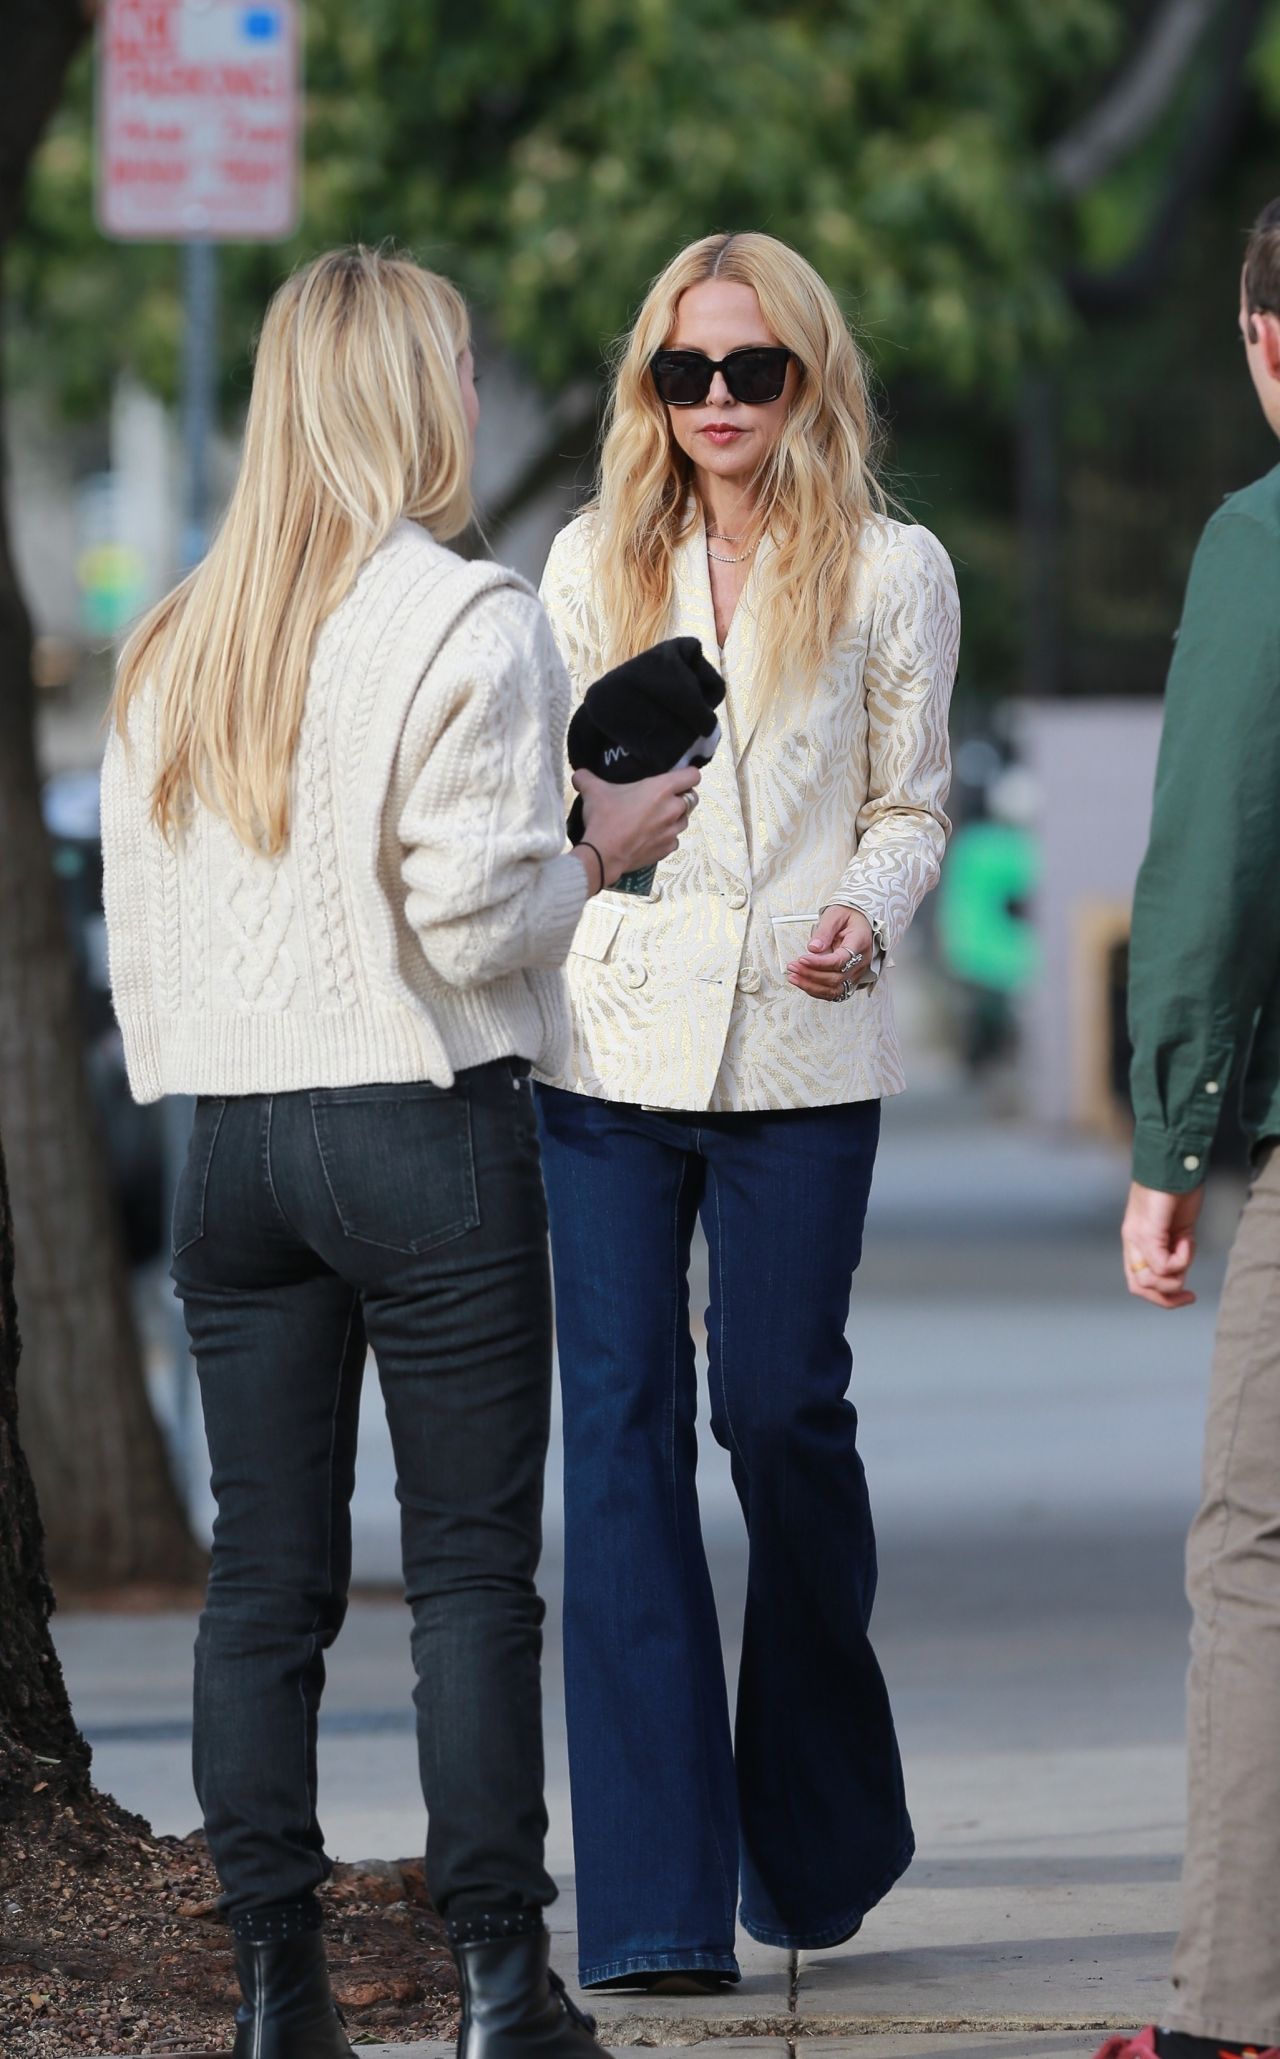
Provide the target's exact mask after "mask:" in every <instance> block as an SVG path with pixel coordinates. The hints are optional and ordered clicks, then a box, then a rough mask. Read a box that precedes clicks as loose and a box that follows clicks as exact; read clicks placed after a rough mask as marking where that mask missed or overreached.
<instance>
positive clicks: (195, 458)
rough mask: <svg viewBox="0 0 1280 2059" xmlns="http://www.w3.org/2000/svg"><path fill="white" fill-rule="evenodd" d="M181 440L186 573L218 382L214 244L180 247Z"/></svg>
mask: <svg viewBox="0 0 1280 2059" xmlns="http://www.w3.org/2000/svg"><path fill="white" fill-rule="evenodd" d="M182 264H183V314H184V332H183V344H182V442H183V450H184V454H185V464H186V495H185V503H184V508H183V517H184V519H183V526H182V570H183V572H184V573H185V572H190V571H191V569H192V567H193V566H195V565H198V564H199V562H200V560H201V558H202V557H203V556H204V554H205V551H206V550H207V548H208V543H209V505H210V494H209V456H210V444H211V442H212V439H213V424H214V411H215V404H216V399H217V381H218V246H217V244H216V243H209V242H199V243H186V244H184V245H183V250H182Z"/></svg>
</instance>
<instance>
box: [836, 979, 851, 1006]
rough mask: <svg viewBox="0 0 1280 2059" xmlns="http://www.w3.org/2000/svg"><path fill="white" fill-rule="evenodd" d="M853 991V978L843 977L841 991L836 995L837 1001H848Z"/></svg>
mask: <svg viewBox="0 0 1280 2059" xmlns="http://www.w3.org/2000/svg"><path fill="white" fill-rule="evenodd" d="M852 992H853V981H852V980H851V979H842V980H841V982H840V991H839V993H838V994H837V995H836V999H837V1001H847V1000H848V999H849V996H850V994H852Z"/></svg>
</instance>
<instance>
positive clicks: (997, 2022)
mask: <svg viewBox="0 0 1280 2059" xmlns="http://www.w3.org/2000/svg"><path fill="white" fill-rule="evenodd" d="M797 1999H798V1998H797ZM1131 2024H1132V2018H1131V2017H1123V2018H1122V2017H1119V2016H1104V2015H1097V2014H1095V2015H1092V2016H1086V2015H1080V2016H1050V2015H1047V2014H1045V2015H1037V2016H1009V2015H1001V2014H999V2013H998V2012H993V2013H992V2014H991V2015H989V2016H982V2015H958V2016H945V2015H932V2016H929V2015H925V2014H923V2013H922V2014H920V2015H918V2016H905V2015H904V2016H803V2017H802V2016H799V2015H798V2014H797V2015H793V2014H788V2015H786V2016H723V2017H700V2018H698V2017H680V2016H622V2017H619V2018H617V2019H616V2021H613V2022H608V2023H603V2024H602V2025H601V2038H602V2042H604V2043H605V2044H606V2045H607V2046H608V2047H609V2048H611V2049H616V2048H617V2047H618V2046H621V2045H626V2046H632V2045H645V2046H657V2047H660V2048H665V2049H668V2050H670V2049H674V2048H677V2047H684V2046H689V2045H702V2044H715V2043H716V2042H717V2041H721V2040H733V2041H736V2042H742V2041H744V2040H747V2039H760V2038H776V2039H780V2040H781V2041H782V2043H784V2044H785V2045H786V2046H787V2049H788V2053H789V2055H790V2059H803V2054H804V2047H805V2045H806V2044H808V2043H809V2042H810V2041H811V2040H813V2039H815V2038H821V2039H824V2040H826V2041H827V2042H832V2041H834V2040H836V2039H845V2038H852V2039H858V2038H871V2037H880V2038H885V2037H941V2036H945V2035H948V2034H951V2033H957V2034H959V2033H965V2032H977V2031H987V2032H994V2031H1006V2032H1007V2031H1018V2032H1020V2033H1021V2034H1022V2035H1023V2036H1024V2037H1025V2036H1030V2035H1032V2034H1033V2033H1034V2032H1037V2031H1059V2032H1075V2031H1080V2032H1085V2031H1108V2030H1125V2029H1127V2028H1130V2027H1131Z"/></svg>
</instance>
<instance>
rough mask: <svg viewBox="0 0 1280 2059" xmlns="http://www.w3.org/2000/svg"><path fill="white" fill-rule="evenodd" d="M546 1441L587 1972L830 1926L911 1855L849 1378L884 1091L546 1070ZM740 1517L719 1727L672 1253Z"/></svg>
mask: <svg viewBox="0 0 1280 2059" xmlns="http://www.w3.org/2000/svg"><path fill="white" fill-rule="evenodd" d="M538 1105H539V1116H540V1122H541V1132H542V1147H543V1170H544V1177H545V1180H546V1185H547V1195H548V1201H549V1205H550V1217H551V1236H552V1255H553V1261H554V1272H555V1285H556V1317H557V1334H558V1342H559V1356H560V1375H561V1382H562V1389H563V1400H564V1436H565V1554H566V1558H565V1679H566V1691H567V1705H568V1721H569V1759H570V1774H571V1780H572V1797H573V1828H574V1847H575V1854H576V1874H577V1893H578V1932H579V1943H580V1950H581V1959H580V1977H581V1979H582V1981H583V1982H584V1983H587V1984H589V1983H592V1982H596V1981H602V1980H609V1979H614V1978H617V1977H618V1976H620V1975H623V1974H626V1973H632V1972H641V1971H660V1970H662V1969H663V1968H673V1967H701V1968H705V1969H718V1970H720V1971H722V1972H725V1973H727V1974H730V1975H733V1974H736V1972H737V1961H736V1958H735V1954H734V1941H735V1931H734V1918H735V1909H736V1905H737V1902H738V1896H739V1891H740V1893H741V1920H742V1923H743V1927H744V1928H745V1929H746V1930H747V1931H748V1932H749V1934H750V1935H751V1936H752V1937H754V1938H757V1939H759V1940H761V1941H762V1942H763V1943H765V1944H770V1945H777V1946H781V1947H790V1948H800V1947H805V1948H813V1947H817V1946H822V1945H832V1944H838V1943H840V1942H841V1941H842V1940H843V1939H845V1938H847V1937H849V1936H851V1935H852V1934H853V1932H854V1931H856V1930H857V1928H858V1926H859V1925H860V1923H861V1921H862V1919H863V1917H864V1915H865V1914H866V1912H867V1910H868V1909H870V1908H871V1907H872V1906H873V1905H874V1904H875V1903H876V1902H877V1901H879V1900H880V1898H881V1897H882V1896H883V1895H885V1894H886V1893H887V1892H888V1890H889V1888H890V1887H891V1886H892V1885H893V1883H894V1881H895V1880H897V1879H898V1877H899V1875H900V1874H901V1873H902V1872H903V1871H904V1869H905V1868H906V1867H907V1865H908V1864H909V1863H910V1860H911V1855H912V1851H913V1840H912V1832H911V1823H910V1818H909V1816H908V1813H907V1805H906V1797H905V1793H904V1789H903V1779H902V1766H901V1760H900V1757H899V1753H898V1745H897V1740H896V1737H895V1735H894V1727H893V1718H892V1714H891V1712H890V1707H889V1699H888V1695H887V1692H886V1689H885V1684H884V1680H883V1677H882V1675H881V1672H880V1668H879V1665H878V1663H877V1661H876V1657H875V1654H874V1652H873V1650H872V1648H871V1643H870V1640H869V1636H868V1625H869V1623H870V1618H871V1608H872V1601H873V1598H874V1595H875V1586H876V1550H875V1537H874V1532H873V1529H872V1523H871V1511H870V1506H869V1503H868V1498H867V1488H866V1481H865V1477H864V1473H863V1467H862V1461H861V1458H860V1457H859V1454H858V1448H857V1427H858V1418H857V1414H856V1411H855V1409H854V1407H853V1405H852V1403H851V1402H850V1401H849V1399H848V1395H847V1390H848V1387H849V1381H850V1375H851V1371H852V1354H851V1352H850V1349H849V1345H848V1343H847V1341H846V1337H845V1329H846V1325H847V1322H848V1315H849V1299H850V1290H851V1284H852V1280H853V1275H854V1271H855V1269H856V1267H857V1264H858V1260H859V1257H860V1254H861V1248H862V1227H863V1220H864V1217H865V1214H866V1206H867V1198H868V1194H869V1192H870V1187H871V1174H872V1168H873V1165H874V1162H875V1153H876V1143H877V1139H878V1135H879V1122H880V1109H879V1103H878V1102H858V1103H850V1104H848V1105H844V1106H840V1107H835V1108H822V1109H795V1110H779V1111H770V1112H766V1113H759V1114H724V1115H721V1114H716V1115H707V1114H702V1115H697V1114H689V1115H683V1114H669V1113H665V1112H662V1111H653V1110H646V1109H641V1108H638V1107H634V1106H630V1105H624V1104H620V1103H617V1102H609V1101H603V1100H596V1099H592V1098H589V1097H587V1096H585V1095H579V1094H569V1093H565V1092H562V1091H560V1090H559V1089H553V1088H540V1089H539V1090H538ZM699 1217H700V1218H701V1220H702V1223H703V1227H704V1229H705V1232H706V1237H707V1243H708V1247H709V1253H710V1288H711V1305H710V1308H709V1310H708V1314H707V1320H708V1354H709V1370H710V1390H711V1426H712V1430H713V1433H714V1435H715V1437H716V1439H717V1441H718V1442H719V1443H720V1444H721V1445H723V1446H724V1448H725V1449H726V1450H727V1451H728V1453H729V1456H730V1461H731V1465H732V1471H733V1481H734V1486H735V1488H736V1490H737V1494H738V1499H739V1501H740V1502H741V1505H742V1511H743V1515H744V1516H745V1518H746V1525H747V1537H748V1545H747V1550H748V1581H747V1602H746V1620H745V1626H744V1636H743V1645H742V1664H741V1670H740V1675H739V1685H738V1704H737V1716H736V1722H735V1724H734V1727H733V1730H732V1733H731V1729H730V1720H729V1710H728V1701H727V1696H726V1691H725V1678H724V1669H723V1663H722V1659H721V1647H720V1634H719V1626H718V1623H717V1620H716V1611H715V1604H714V1601H713V1597H712V1590H711V1582H710V1578H709V1575H708V1571H707V1561H706V1556H705V1553H704V1550H703V1542H702V1534H701V1529H700V1525H699V1519H698V1501H697V1491H696V1485H695V1469H696V1463H697V1440H696V1432H695V1412H696V1380H695V1369H694V1346H693V1339H692V1335H691V1332H690V1326H689V1285H688V1269H689V1255H690V1245H691V1240H692V1236H693V1228H694V1223H695V1221H696V1220H697V1219H698V1218H699Z"/></svg>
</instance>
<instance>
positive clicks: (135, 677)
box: [113, 246, 472, 856]
mask: <svg viewBox="0 0 1280 2059" xmlns="http://www.w3.org/2000/svg"><path fill="white" fill-rule="evenodd" d="M468 343H469V324H468V320H467V311H466V306H465V303H464V301H463V299H462V296H461V295H460V294H459V292H458V291H457V289H456V287H454V286H452V285H451V284H450V282H449V281H448V280H447V279H442V278H440V277H439V276H438V275H437V274H436V273H434V272H428V271H425V270H423V269H422V268H421V267H420V266H419V265H416V264H414V263H413V262H412V260H411V259H409V258H405V257H400V256H396V255H394V254H390V253H387V252H384V251H376V250H368V249H365V248H364V247H362V246H356V247H354V248H352V249H349V250H335V251H330V252H329V253H328V254H327V255H326V256H324V257H319V258H317V259H316V260H315V261H314V262H313V263H312V264H309V265H307V266H306V267H305V268H304V269H303V270H302V271H300V272H298V273H296V274H295V275H294V277H293V278H291V279H289V280H287V281H286V283H285V284H284V285H283V286H281V287H280V289H279V291H278V292H277V293H276V294H275V296H274V298H273V299H272V301H271V304H270V306H269V307H268V309H267V314H266V319H265V320H264V322H263V325H262V334H261V337H260V339H259V343H258V349H257V359H256V364H255V369H254V377H253V392H252V396H251V398H250V402H249V413H248V419H247V421H246V424H245V434H244V450H243V455H242V457H241V461H240V470H239V474H238V477H237V479H236V484H235V490H234V492H233V493H232V496H231V501H230V504H229V506H228V508H227V512H226V516H225V519H224V521H223V523H222V526H221V529H220V530H219V532H218V535H217V537H216V539H215V541H214V543H213V544H212V546H211V548H210V550H209V553H208V555H207V556H206V557H205V558H204V560H203V561H202V563H200V564H199V565H197V567H196V569H195V570H194V571H193V572H192V573H191V574H190V575H189V576H188V577H187V578H186V579H184V580H183V581H182V583H181V585H180V586H177V587H175V588H174V590H173V592H172V593H170V594H169V595H167V597H166V598H165V599H164V600H162V601H161V602H160V603H159V605H158V606H157V607H155V608H153V609H152V610H151V612H150V613H149V614H148V615H146V616H145V617H144V619H143V620H142V621H141V622H140V623H139V624H138V627H137V628H136V629H135V630H134V632H133V634H132V635H131V636H130V638H129V640H128V642H127V643H126V644H125V647H124V650H123V652H122V653H121V657H120V665H119V671H118V674H117V680H116V690H115V698H114V702H113V712H114V716H115V721H116V725H117V727H118V729H119V730H120V732H121V734H122V735H126V736H127V724H128V716H129V708H130V704H131V703H132V701H133V700H134V698H135V696H136V695H137V694H138V693H139V692H140V690H141V689H142V687H143V686H144V684H150V685H151V686H152V687H153V688H154V691H155V692H156V694H157V695H158V696H159V709H158V718H159V727H158V744H159V751H158V760H159V766H160V771H159V774H158V777H157V780H156V784H155V788H154V790H153V793H152V803H151V812H152V819H153V821H154V822H155V823H156V825H157V827H158V828H160V829H161V830H162V831H163V832H164V834H165V835H166V836H169V837H172V836H173V835H174V834H175V833H176V832H177V830H178V829H179V828H180V826H181V824H182V822H183V820H184V819H185V817H186V816H187V814H188V812H189V810H190V808H191V806H192V804H193V802H194V801H197V800H198V801H200V802H203V803H204V805H205V806H206V807H208V808H210V809H213V810H214V811H215V812H217V813H219V814H221V815H223V816H225V818H226V819H227V821H228V822H229V823H230V824H231V826H232V828H233V829H234V830H235V832H236V834H237V836H238V837H240V839H241V840H242V842H244V843H245V844H247V845H249V846H250V847H251V848H252V849H254V850H257V851H261V852H264V853H266V854H267V855H268V856H277V855H278V854H279V853H280V852H281V851H282V850H283V849H284V848H285V846H286V844H287V843H288V839H289V792H290V774H291V771H292V767H293V760H294V754H295V751H296V749H297V742H298V734H299V730H300V729H301V726H302V714H303V705H304V702H305V699H306V692H307V678H308V674H309V672H310V667H311V657H312V651H313V649H314V646H315V639H316V633H317V631H318V630H319V628H320V625H321V623H322V622H323V621H324V620H325V618H326V616H327V615H329V614H331V613H332V611H333V609H334V608H335V607H336V606H337V605H338V602H339V601H340V600H341V599H342V598H343V596H344V594H345V593H347V592H348V590H349V589H350V587H351V584H352V582H353V580H354V579H355V577H356V574H357V573H358V572H359V570H360V567H361V566H362V565H363V564H364V563H365V561H366V560H367V559H368V558H369V557H370V556H371V555H372V554H373V552H374V551H376V550H377V548H378V546H379V544H381V543H382V542H383V541H384V539H385V538H386V537H387V535H388V534H389V533H390V531H391V529H392V527H393V526H394V524H395V523H396V522H397V521H399V520H400V519H401V517H403V516H408V517H409V518H410V519H411V520H413V521H416V522H421V523H423V524H424V526H425V527H427V528H428V529H430V530H431V531H432V533H433V534H434V535H435V536H437V537H439V538H441V539H448V538H449V537H451V536H456V535H457V534H458V533H459V531H461V530H462V529H464V528H465V527H466V525H467V523H468V521H469V520H470V519H471V513H472V499H471V483H470V481H471V437H470V433H469V430H468V427H467V421H466V416H465V413H464V411H463V403H462V392H461V387H460V384H459V377H458V359H459V357H460V356H461V354H462V352H463V351H464V350H465V349H466V348H467V346H468Z"/></svg>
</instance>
